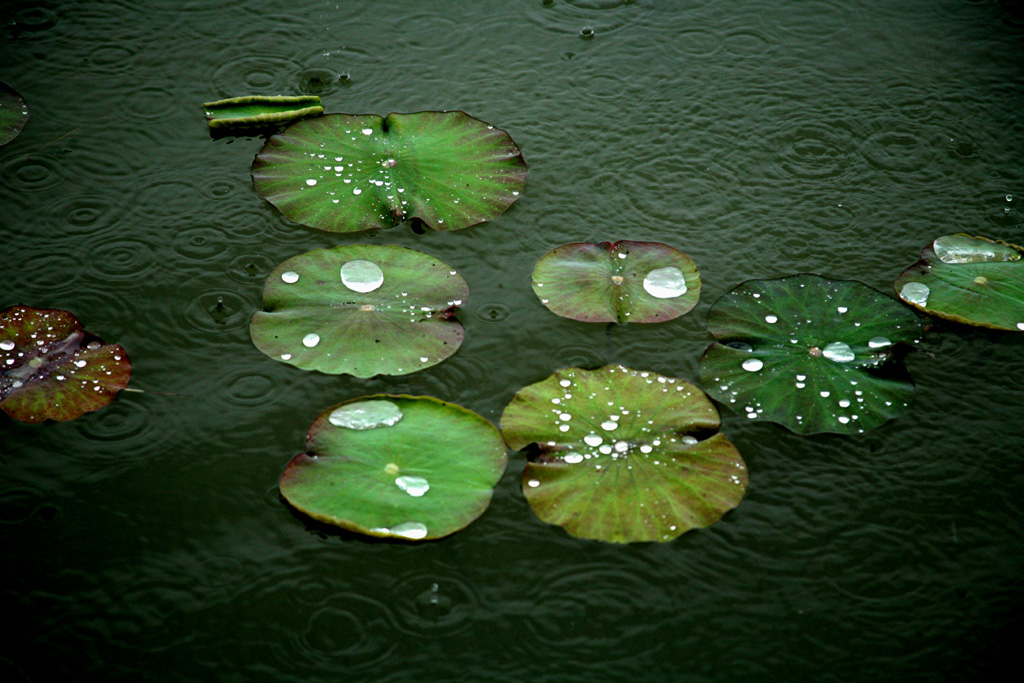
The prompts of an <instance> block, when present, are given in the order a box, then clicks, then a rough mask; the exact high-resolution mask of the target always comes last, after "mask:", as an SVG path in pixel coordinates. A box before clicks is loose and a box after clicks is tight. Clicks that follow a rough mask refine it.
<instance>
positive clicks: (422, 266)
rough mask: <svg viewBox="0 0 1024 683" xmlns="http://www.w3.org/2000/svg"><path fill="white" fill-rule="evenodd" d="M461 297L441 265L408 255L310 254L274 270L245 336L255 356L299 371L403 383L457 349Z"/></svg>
mask: <svg viewBox="0 0 1024 683" xmlns="http://www.w3.org/2000/svg"><path fill="white" fill-rule="evenodd" d="M468 298H469V288H468V287H467V286H466V281H465V280H463V279H462V276H461V275H459V274H458V273H456V272H455V271H454V270H453V269H452V268H451V266H449V265H447V264H446V263H444V262H442V261H439V260H438V259H436V258H434V257H433V256H429V255H427V254H424V253H422V252H419V251H415V250H413V249H406V248H405V247H397V246H379V245H351V246H344V247H334V248H333V249H315V250H313V251H310V252H308V253H305V254H302V255H300V256H295V257H293V258H290V259H288V260H287V261H285V262H284V263H282V264H281V265H279V266H278V267H277V268H275V269H274V272H272V273H271V274H270V277H269V278H267V284H266V287H264V289H263V304H264V310H263V311H258V312H257V313H256V314H255V315H254V316H253V318H252V323H251V324H250V328H249V329H250V332H251V334H252V340H253V342H254V343H255V344H256V347H257V348H258V349H259V350H260V351H262V352H263V353H265V354H267V355H268V356H270V357H271V358H275V359H278V360H283V361H285V362H287V363H291V364H292V365H294V366H296V367H299V368H302V369H303V370H319V371H320V372H326V373H330V374H341V373H348V374H351V375H355V376H356V377H372V376H374V375H377V374H384V375H405V374H408V373H410V372H416V371H417V370H422V369H424V368H429V367H430V366H432V365H436V364H437V363H440V362H441V361H443V360H444V359H445V358H447V357H448V356H450V355H452V354H453V353H455V351H456V350H458V348H459V346H460V345H461V344H462V337H463V329H462V325H461V324H460V323H459V322H458V320H456V319H455V318H454V315H455V309H456V308H457V307H458V306H461V305H462V304H463V303H465V301H466V299H468Z"/></svg>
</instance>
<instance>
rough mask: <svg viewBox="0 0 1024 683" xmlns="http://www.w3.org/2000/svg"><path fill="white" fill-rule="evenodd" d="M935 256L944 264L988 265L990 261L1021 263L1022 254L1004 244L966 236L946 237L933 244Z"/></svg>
mask: <svg viewBox="0 0 1024 683" xmlns="http://www.w3.org/2000/svg"><path fill="white" fill-rule="evenodd" d="M932 248H933V249H934V250H935V255H936V256H938V257H939V259H940V260H941V261H942V262H943V263H986V262H990V261H1019V260H1020V252H1019V251H1017V250H1016V249H1013V248H1012V247H1008V246H1006V245H1004V244H994V243H992V242H988V241H986V240H981V239H977V238H974V237H967V236H966V235H945V236H943V237H940V238H938V239H937V240H935V242H934V243H933V244H932Z"/></svg>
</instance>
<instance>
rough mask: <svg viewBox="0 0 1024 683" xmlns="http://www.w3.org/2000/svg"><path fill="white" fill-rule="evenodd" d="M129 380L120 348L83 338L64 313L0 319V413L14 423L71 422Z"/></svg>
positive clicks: (11, 313) (22, 309) (20, 311)
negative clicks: (1, 411)
mask: <svg viewBox="0 0 1024 683" xmlns="http://www.w3.org/2000/svg"><path fill="white" fill-rule="evenodd" d="M131 374H132V365H131V362H129V360H128V354H126V353H125V350H124V349H123V348H121V347H120V346H118V345H117V344H105V343H103V340H102V339H100V338H99V337H97V336H96V335H94V334H90V333H89V332H86V331H85V330H83V329H82V325H81V323H79V322H78V319H77V318H76V317H75V316H74V315H72V314H71V313H69V312H67V311H61V310H57V309H38V308H31V307H29V306H12V307H10V308H8V309H7V310H6V311H4V312H3V313H0V407H2V408H3V409H4V412H6V413H7V414H8V415H10V416H11V417H13V418H14V419H15V420H21V421H22V422H42V421H43V420H46V419H51V420H74V419H75V418H76V417H79V416H81V415H82V414H83V413H87V412H90V411H93V410H99V409H100V408H102V407H103V406H105V405H107V404H108V403H110V402H111V401H113V400H114V397H115V396H116V394H117V392H119V391H121V389H124V388H125V387H126V386H128V381H129V380H130V379H131Z"/></svg>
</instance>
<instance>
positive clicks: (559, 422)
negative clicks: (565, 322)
mask: <svg viewBox="0 0 1024 683" xmlns="http://www.w3.org/2000/svg"><path fill="white" fill-rule="evenodd" d="M718 426H719V417H718V411H717V410H716V409H715V407H714V405H713V404H712V403H711V401H710V400H709V399H708V398H707V396H705V395H704V393H703V392H702V391H701V390H700V389H698V388H697V387H695V386H693V385H692V384H690V383H688V382H685V381H683V380H680V379H676V378H674V377H663V376H661V375H658V374H657V373H653V372H639V371H636V370H630V369H629V368H625V367H622V366H620V365H615V366H612V365H609V366H605V367H603V368H599V369H597V370H593V371H591V370H581V369H579V368H566V369H563V370H559V371H557V372H555V374H553V375H551V376H550V377H548V378H547V379H545V380H543V381H541V382H537V383H536V384H531V385H530V386H527V387H524V388H523V389H521V390H520V391H519V393H517V394H516V395H515V397H514V398H513V399H512V402H511V403H510V404H509V405H508V406H507V407H506V408H505V411H504V413H502V416H501V431H502V433H503V434H504V435H505V440H506V441H507V442H508V444H509V445H510V446H511V447H512V448H517V449H522V448H525V447H526V446H528V445H530V444H533V443H536V444H537V446H538V448H539V451H538V454H537V457H536V458H535V459H534V460H532V461H531V462H528V463H527V465H526V469H525V470H524V471H523V495H525V496H526V500H527V502H529V504H530V507H531V508H533V511H534V512H535V513H536V514H537V516H538V517H540V518H541V519H542V520H544V521H545V522H548V523H550V524H558V525H560V526H563V527H565V529H566V531H568V532H569V533H570V534H572V535H573V536H578V537H580V538H592V539H597V540H600V541H611V542H613V543H632V542H636V541H670V540H672V539H674V538H676V537H678V536H679V535H680V534H682V533H684V532H686V531H689V530H690V529H694V528H698V527H706V526H710V525H711V524H714V523H715V522H717V521H718V520H719V519H720V518H721V517H722V515H724V514H725V513H726V512H727V511H729V510H731V509H732V508H734V507H736V506H737V505H739V503H740V500H742V498H743V495H744V493H745V492H746V490H747V467H746V465H745V464H744V462H743V458H741V457H740V454H739V453H738V452H737V450H736V448H735V447H734V446H733V445H732V443H731V442H730V441H729V439H728V438H727V437H726V436H725V435H724V434H721V433H717V432H716V430H717V429H718Z"/></svg>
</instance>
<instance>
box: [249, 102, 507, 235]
mask: <svg viewBox="0 0 1024 683" xmlns="http://www.w3.org/2000/svg"><path fill="white" fill-rule="evenodd" d="M252 177H253V182H254V183H255V185H256V191H257V192H259V194H260V196H262V197H263V198H264V199H266V200H267V201H269V202H270V203H271V204H273V205H274V206H276V207H277V208H278V209H279V210H280V211H281V213H282V214H284V216H285V217H286V218H288V219H290V220H293V221H295V222H297V223H302V224H304V225H309V226H312V227H314V228H319V229H320V230H328V231H331V232H354V231H357V230H369V229H371V228H389V227H391V226H393V225H396V224H398V223H400V222H401V221H404V220H406V219H410V218H418V219H419V220H421V221H423V223H424V224H426V225H427V226H428V227H431V228H433V229H435V230H459V229H461V228H465V227H468V226H470V225H475V224H477V223H482V222H484V221H489V220H491V219H493V218H496V217H498V216H500V215H501V214H502V213H503V212H504V211H505V210H506V209H507V208H508V207H509V206H511V204H512V203H513V202H515V201H516V200H517V199H518V198H519V193H520V192H521V191H522V189H523V187H524V185H525V184H526V162H525V161H523V157H522V154H521V153H520V151H519V148H518V147H517V146H516V144H515V143H514V142H513V141H512V138H511V137H510V136H509V134H508V133H506V132H505V131H503V130H501V129H499V128H495V127H494V126H491V125H490V124H488V123H485V122H483V121H480V120H479V119H475V118H473V117H472V116H470V115H469V114H466V113H465V112H461V111H446V112H438V111H426V112H419V113H416V114H388V116H387V117H386V118H381V117H380V116H376V115H372V114H366V115H351V114H328V115H326V116H319V117H317V118H313V119H306V120H304V121H299V122H297V123H294V124H292V125H291V126H289V127H288V128H287V129H285V130H284V131H283V132H282V133H280V134H279V135H274V136H272V137H271V138H270V139H269V140H268V141H267V144H266V146H264V147H263V149H262V151H260V153H259V154H258V155H257V156H256V160H255V161H254V162H253V165H252Z"/></svg>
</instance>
